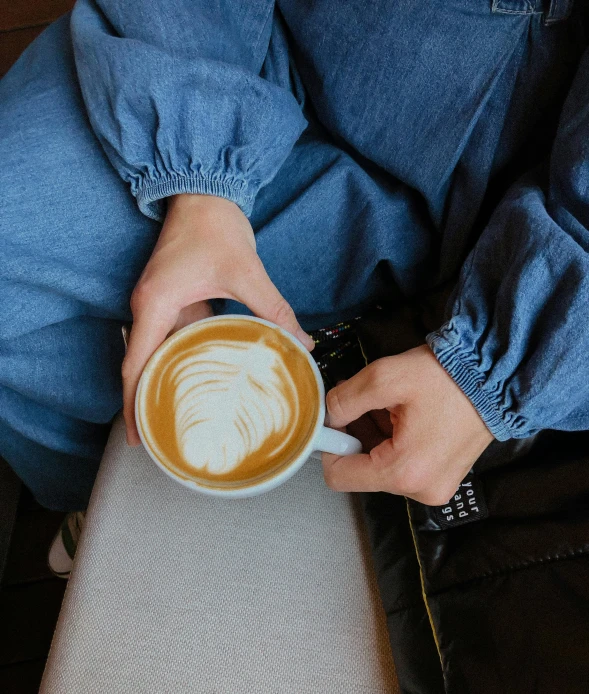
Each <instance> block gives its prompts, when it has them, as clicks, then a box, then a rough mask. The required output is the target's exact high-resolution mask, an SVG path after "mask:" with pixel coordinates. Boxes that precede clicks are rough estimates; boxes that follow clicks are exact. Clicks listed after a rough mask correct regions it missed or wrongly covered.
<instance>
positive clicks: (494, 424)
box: [428, 52, 589, 440]
mask: <svg viewBox="0 0 589 694" xmlns="http://www.w3.org/2000/svg"><path fill="white" fill-rule="evenodd" d="M428 343H429V345H430V347H431V348H432V350H433V351H434V353H435V355H436V357H437V358H438V360H439V362H440V363H441V364H442V366H443V367H444V368H445V369H446V370H447V371H448V373H449V374H450V376H452V378H453V379H454V380H455V381H456V383H457V384H458V385H459V386H460V388H461V389H462V390H463V392H464V393H465V394H466V395H467V396H468V397H469V398H470V400H471V402H472V403H473V405H474V406H475V408H476V409H477V411H478V412H479V414H480V415H481V417H482V418H483V420H484V421H485V423H486V425H487V427H488V428H489V429H490V431H491V433H492V434H493V435H494V436H495V437H496V438H497V439H499V440H506V439H509V438H524V437H527V436H531V435H532V434H534V433H536V432H538V431H539V430H542V429H560V430H580V429H589V52H587V53H586V54H585V56H584V58H583V60H582V61H581V64H580V66H579V71H578V73H577V75H576V78H575V80H574V82H573V85H572V87H571V91H570V92H569V95H568V98H567V101H566V103H565V106H564V109H563V112H562V114H561V120H560V123H559V128H558V132H557V136H556V139H555V142H554V144H553V148H552V154H551V157H550V162H549V163H548V164H547V166H546V168H545V169H544V170H539V171H535V172H533V173H530V174H529V175H527V176H526V177H525V178H524V179H522V180H521V181H519V182H518V183H517V184H516V185H515V186H514V187H513V188H512V189H511V190H510V191H509V192H508V194H507V196H506V197H505V199H504V200H503V202H502V203H501V204H500V206H499V207H498V209H497V210H496V211H495V213H494V215H493V217H492V218H491V220H490V223H489V225H488V227H487V228H486V230H485V231H484V232H483V234H482V236H481V237H480V239H479V241H478V243H477V244H476V246H475V248H474V250H473V252H472V253H471V254H470V256H469V258H468V259H467V262H466V264H465V266H464V267H463V270H462V273H461V277H460V281H459V283H458V285H457V288H456V291H455V293H454V295H453V297H452V298H451V301H450V304H449V310H448V320H447V322H446V323H445V324H444V325H443V326H442V327H441V328H440V329H439V330H438V331H436V332H434V333H431V334H430V335H428Z"/></svg>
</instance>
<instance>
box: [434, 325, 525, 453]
mask: <svg viewBox="0 0 589 694" xmlns="http://www.w3.org/2000/svg"><path fill="white" fill-rule="evenodd" d="M426 340H427V343H428V345H429V346H430V348H431V350H432V351H433V353H434V355H435V357H436V359H437V360H438V361H439V362H440V364H441V365H442V366H443V367H444V369H445V370H446V371H447V372H448V374H449V375H450V376H451V377H452V379H453V380H454V382H455V383H456V385H457V386H458V387H459V388H460V390H462V392H463V393H464V394H465V395H466V397H467V398H468V399H469V400H470V401H471V403H472V404H473V406H474V408H475V409H476V411H477V412H478V413H479V415H480V416H481V418H482V419H483V421H484V422H485V424H486V426H487V428H488V429H489V431H490V432H491V433H492V434H493V436H494V437H495V438H496V439H498V440H499V441H506V440H508V439H510V438H512V435H511V432H510V430H509V428H508V427H507V425H506V424H505V422H504V421H503V419H502V412H501V408H500V407H499V406H498V405H497V404H496V403H495V402H493V400H492V399H491V398H490V397H489V396H488V394H487V393H485V391H484V390H483V387H482V381H483V375H482V374H481V373H479V372H477V371H476V370H475V369H473V368H472V367H471V366H469V365H468V364H466V363H465V362H464V360H463V359H462V358H461V357H460V355H459V354H458V352H459V347H458V346H449V345H448V344H447V339H446V337H444V336H443V335H441V334H439V332H435V333H430V334H429V335H428V336H427V337H426ZM445 343H446V344H445Z"/></svg>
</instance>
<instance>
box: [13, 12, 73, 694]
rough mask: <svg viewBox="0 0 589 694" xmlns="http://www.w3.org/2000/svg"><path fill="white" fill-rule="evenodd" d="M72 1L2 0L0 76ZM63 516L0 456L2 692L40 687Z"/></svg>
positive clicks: (58, 583) (54, 610) (60, 584)
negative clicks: (51, 552) (51, 565)
mask: <svg viewBox="0 0 589 694" xmlns="http://www.w3.org/2000/svg"><path fill="white" fill-rule="evenodd" d="M72 5H73V0H8V1H6V2H1V1H0V77H2V75H4V74H5V73H6V72H7V71H8V69H9V68H10V66H11V65H12V63H14V61H15V60H16V59H17V58H18V56H19V55H20V54H21V53H22V51H23V50H24V49H25V48H26V47H27V45H28V44H29V43H30V42H31V41H32V40H33V39H34V38H35V37H36V36H37V35H38V34H39V33H40V32H41V31H43V29H44V28H45V27H46V26H47V25H48V24H49V23H50V22H52V21H53V20H54V19H56V18H57V17H59V16H60V15H61V14H63V13H64V12H66V11H67V10H69V9H70V8H71V6H72ZM62 516H63V514H59V513H51V512H49V511H46V510H44V509H42V508H41V507H40V506H39V505H38V504H36V503H35V502H34V500H33V498H32V497H31V495H30V494H29V493H28V492H27V491H26V490H22V489H21V485H20V483H19V482H18V481H17V479H16V478H15V477H14V476H13V475H12V474H11V473H10V471H9V470H8V468H7V467H6V465H5V463H4V462H3V461H2V460H0V694H36V693H37V692H38V691H39V683H40V681H41V676H42V674H43V668H44V667H45V660H46V658H47V653H48V651H49V644H50V642H51V636H52V634H53V630H54V628H55V623H56V620H57V615H58V613H59V608H60V605H61V601H62V598H63V593H64V590H65V586H66V582H65V581H64V580H63V579H59V578H54V577H53V576H52V575H51V573H50V572H49V571H48V569H47V564H46V557H47V550H48V547H49V543H50V542H51V539H52V538H53V536H54V534H55V532H56V530H57V528H58V526H59V524H60V522H61V518H62ZM3 568H4V572H3Z"/></svg>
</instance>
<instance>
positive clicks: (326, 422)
mask: <svg viewBox="0 0 589 694" xmlns="http://www.w3.org/2000/svg"><path fill="white" fill-rule="evenodd" d="M325 426H326V427H330V426H331V417H330V416H329V412H328V411H327V410H325Z"/></svg>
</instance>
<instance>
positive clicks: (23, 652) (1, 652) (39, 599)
mask: <svg viewBox="0 0 589 694" xmlns="http://www.w3.org/2000/svg"><path fill="white" fill-rule="evenodd" d="M3 465H4V464H3ZM10 474H11V473H9V472H8V471H7V469H6V468H5V467H3V469H2V471H1V472H0V484H1V485H2V489H1V491H0V503H2V509H1V510H0V523H1V527H0V576H1V575H2V563H3V561H2V551H1V550H2V547H1V545H2V544H4V545H5V544H6V540H7V538H8V536H9V531H10V526H11V525H12V526H13V527H12V532H11V533H10V535H11V538H10V543H9V548H8V552H7V556H6V565H5V568H4V574H3V576H2V579H1V582H0V692H1V693H2V694H36V692H38V691H39V683H40V681H41V675H42V674H43V668H44V666H45V660H46V658H47V653H48V651H49V645H50V643H51V637H52V635H53V630H54V628H55V623H56V621H57V615H58V613H59V608H60V606H61V601H62V598H63V593H64V591H65V587H66V581H64V580H63V579H60V578H55V577H54V576H52V574H51V573H50V572H49V570H48V568H47V550H48V547H49V544H50V542H51V540H52V538H53V536H54V535H55V532H56V530H57V528H58V527H59V524H60V523H61V519H62V518H63V514H62V513H53V512H51V511H47V510H45V509H43V508H41V507H40V506H39V505H38V504H37V503H36V502H35V501H34V500H33V498H32V496H31V495H30V493H29V492H28V491H26V490H25V489H23V488H22V487H21V485H20V484H19V483H18V482H17V481H16V479H15V478H14V477H11V476H10ZM11 506H14V507H15V508H14V511H15V518H14V522H13V523H11V513H10V512H11V508H10V507H11Z"/></svg>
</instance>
